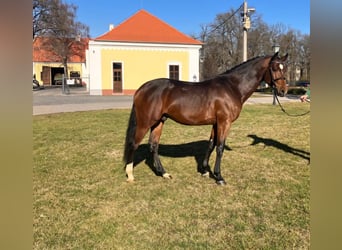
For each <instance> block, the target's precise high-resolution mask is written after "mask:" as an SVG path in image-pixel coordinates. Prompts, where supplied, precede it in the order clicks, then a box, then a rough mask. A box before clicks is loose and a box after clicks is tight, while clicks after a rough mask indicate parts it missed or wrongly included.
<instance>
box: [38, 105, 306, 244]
mask: <svg viewBox="0 0 342 250" xmlns="http://www.w3.org/2000/svg"><path fill="white" fill-rule="evenodd" d="M284 108H285V109H286V110H287V111H288V112H289V113H293V114H300V113H303V112H305V111H307V110H308V109H309V108H310V106H309V104H307V103H286V104H284ZM128 116H129V110H106V111H91V112H76V113H65V114H54V115H43V116H34V117H33V142H34V145H33V158H34V166H33V192H34V197H33V207H34V210H33V211H34V215H33V216H34V217H33V220H34V234H33V239H34V243H33V248H34V249H308V248H309V243H310V232H309V222H310V221H309V213H310V210H309V186H310V165H309V157H310V116H309V115H306V116H301V117H289V116H287V115H285V114H284V113H282V112H281V111H280V109H279V107H278V106H276V107H275V106H272V105H246V106H244V108H243V111H242V113H241V115H240V117H239V119H238V120H237V121H236V122H235V123H233V126H232V129H231V131H230V134H229V136H228V138H227V141H226V145H227V147H228V148H229V149H230V150H228V149H227V150H225V152H224V155H223V159H222V164H221V171H222V175H223V177H224V178H225V180H226V181H227V185H226V186H223V187H222V186H217V185H216V184H215V181H214V180H213V179H209V178H203V177H201V176H200V175H199V174H198V173H197V162H198V161H201V159H202V157H203V152H204V151H205V150H206V148H205V145H206V142H205V141H206V140H207V139H208V137H209V134H210V129H211V127H210V126H183V125H179V124H177V123H175V122H173V121H171V120H168V121H166V123H165V126H164V130H163V135H162V137H161V146H160V155H161V160H162V162H163V164H164V167H165V169H166V170H167V171H168V172H169V173H170V174H172V176H173V179H171V180H166V179H163V178H161V177H158V176H156V175H155V174H154V173H153V171H152V170H151V169H150V168H149V167H148V165H147V164H146V161H145V160H146V157H147V156H148V155H147V154H146V153H147V146H146V143H147V136H146V137H145V139H144V141H143V143H142V146H141V147H140V148H139V149H138V151H137V161H138V162H139V164H138V165H137V166H136V167H135V169H134V175H135V179H136V181H135V182H134V183H133V184H130V183H126V176H125V173H124V170H123V162H122V154H123V144H124V139H125V138H124V137H125V131H126V126H127V120H128ZM147 159H148V157H147ZM214 160H215V152H214V153H213V155H212V157H211V161H210V163H211V166H213V164H214ZM147 162H148V161H147Z"/></svg>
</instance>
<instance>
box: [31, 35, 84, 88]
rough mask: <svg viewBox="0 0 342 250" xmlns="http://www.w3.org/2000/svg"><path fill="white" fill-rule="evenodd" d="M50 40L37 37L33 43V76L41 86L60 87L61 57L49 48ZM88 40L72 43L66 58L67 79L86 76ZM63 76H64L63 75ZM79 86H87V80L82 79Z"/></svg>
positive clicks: (61, 75)
mask: <svg viewBox="0 0 342 250" xmlns="http://www.w3.org/2000/svg"><path fill="white" fill-rule="evenodd" d="M51 40H52V38H49V37H37V38H35V40H34V42H33V55H32V59H33V76H34V77H35V78H36V80H38V81H39V83H40V84H41V85H44V86H52V85H61V84H62V77H63V75H64V66H63V64H62V58H61V56H59V55H57V54H56V52H55V51H54V50H53V49H52V48H51V46H52V44H53V43H52V41H51ZM88 41H89V39H88V38H82V39H80V41H73V42H72V44H71V47H70V56H68V72H69V74H68V76H67V77H68V78H73V79H78V80H80V79H81V78H82V76H85V75H87V74H88V71H87V68H86V50H87V48H88ZM64 76H65V75H64ZM65 77H66V76H65ZM80 84H88V79H87V78H84V79H82V82H80Z"/></svg>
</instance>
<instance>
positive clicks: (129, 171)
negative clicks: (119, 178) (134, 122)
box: [125, 127, 148, 182]
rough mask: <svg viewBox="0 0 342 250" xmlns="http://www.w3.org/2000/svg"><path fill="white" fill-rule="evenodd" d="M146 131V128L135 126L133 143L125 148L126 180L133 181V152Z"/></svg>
mask: <svg viewBox="0 0 342 250" xmlns="http://www.w3.org/2000/svg"><path fill="white" fill-rule="evenodd" d="M147 131H148V128H141V127H137V128H136V132H135V135H134V143H132V144H131V145H129V147H128V149H127V162H126V168H125V169H126V175H127V181H128V182H132V181H134V175H133V158H134V152H135V151H136V150H137V148H138V147H139V144H140V142H141V141H142V139H143V138H144V136H145V135H146V133H147Z"/></svg>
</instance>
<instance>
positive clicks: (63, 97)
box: [32, 87, 299, 115]
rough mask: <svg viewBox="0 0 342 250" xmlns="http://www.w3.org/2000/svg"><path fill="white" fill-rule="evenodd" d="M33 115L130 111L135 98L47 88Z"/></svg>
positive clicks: (257, 97) (256, 98)
mask: <svg viewBox="0 0 342 250" xmlns="http://www.w3.org/2000/svg"><path fill="white" fill-rule="evenodd" d="M32 95H33V115H43V114H53V113H63V112H76V111H88V110H103V109H130V108H131V106H132V100H133V96H127V95H116V96H90V95H89V94H88V92H87V91H86V89H85V88H71V89H70V94H63V93H62V89H61V88H60V87H59V88H45V89H41V90H34V91H33V92H32ZM272 101H273V97H272V96H271V95H265V94H258V93H256V94H254V95H253V97H250V98H249V99H248V100H247V101H246V104H257V103H269V104H272ZM279 101H280V102H281V103H284V102H291V101H295V102H298V101H299V100H298V97H296V96H288V97H279Z"/></svg>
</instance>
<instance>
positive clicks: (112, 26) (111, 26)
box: [109, 23, 114, 31]
mask: <svg viewBox="0 0 342 250" xmlns="http://www.w3.org/2000/svg"><path fill="white" fill-rule="evenodd" d="M112 29H114V24H112V23H111V24H109V31H111V30H112Z"/></svg>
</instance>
